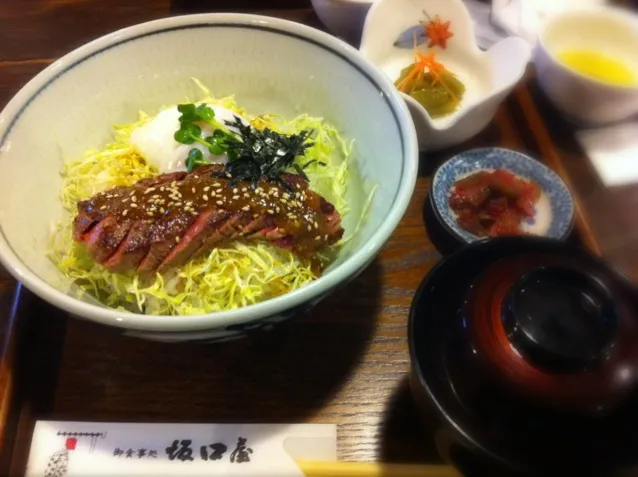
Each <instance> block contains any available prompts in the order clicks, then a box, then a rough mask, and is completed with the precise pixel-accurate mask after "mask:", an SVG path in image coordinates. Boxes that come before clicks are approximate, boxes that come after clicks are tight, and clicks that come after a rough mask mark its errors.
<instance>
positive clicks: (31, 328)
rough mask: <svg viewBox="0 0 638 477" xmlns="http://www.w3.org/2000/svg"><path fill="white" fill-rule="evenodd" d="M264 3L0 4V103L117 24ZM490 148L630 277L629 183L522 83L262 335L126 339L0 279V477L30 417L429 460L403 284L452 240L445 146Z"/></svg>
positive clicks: (11, 467)
mask: <svg viewBox="0 0 638 477" xmlns="http://www.w3.org/2000/svg"><path fill="white" fill-rule="evenodd" d="M264 3H267V2H257V1H255V0H245V1H238V0H227V1H215V2H212V1H211V2H208V3H207V2H205V1H194V0H193V1H190V0H182V1H173V2H171V1H169V0H137V1H135V2H133V1H130V0H109V1H104V0H102V1H101V0H29V1H24V0H2V2H0V45H2V46H0V106H2V105H4V104H5V103H6V102H7V101H8V100H9V99H10V97H11V96H12V95H13V94H14V93H15V92H16V91H17V90H18V89H19V88H20V87H21V86H22V85H23V84H24V83H25V82H26V81H28V80H29V79H30V78H31V77H32V76H33V75H35V74H36V73H38V72H39V71H40V70H41V69H42V68H44V67H45V66H46V65H48V64H49V63H51V62H52V61H54V60H55V59H56V58H58V57H59V56H61V55H63V54H65V53H67V52H68V51H70V50H71V49H73V48H75V47H77V46H79V45H81V44H83V43H85V42H87V41H89V40H91V39H94V38H96V37H98V36H100V35H102V34H105V33H107V32H110V31H112V30H115V29H117V28H121V27H125V26H128V25H132V24H135V23H138V22H142V21H146V20H150V19H155V18H161V17H166V16H169V15H171V14H179V13H186V12H190V11H257V9H256V7H255V5H262V7H261V8H263V4H264ZM269 4H270V5H276V8H274V9H272V10H268V11H265V13H267V14H271V15H276V16H280V17H285V18H289V19H294V20H297V21H301V22H304V23H307V24H310V25H312V26H317V27H319V28H322V27H321V25H320V23H319V21H318V20H317V18H316V17H315V16H314V14H313V12H312V10H311V9H310V8H309V2H308V1H304V0H288V1H281V0H280V1H278V2H277V1H273V2H270V3H269ZM260 12H264V10H260ZM496 145H498V146H503V147H508V148H512V149H517V150H522V151H528V152H531V153H532V154H534V155H536V156H537V157H539V158H541V159H542V160H543V161H545V162H546V163H547V164H549V165H550V166H551V167H553V168H554V169H556V170H557V171H558V172H559V173H560V174H561V175H563V177H564V178H565V179H566V180H567V182H568V183H569V185H570V186H571V188H572V190H573V191H574V193H575V195H576V197H577V205H578V220H577V227H576V235H577V237H576V238H575V240H580V241H582V243H583V244H584V245H585V246H587V247H588V248H590V249H591V250H593V251H594V252H596V253H600V254H602V255H603V256H604V257H606V258H607V259H609V260H610V261H611V262H612V263H613V265H614V266H616V267H617V268H619V269H621V270H622V271H624V272H625V273H627V274H628V275H630V276H631V277H632V278H633V279H638V240H637V239H638V221H636V220H632V217H633V216H634V214H632V213H629V211H632V210H633V209H635V207H636V206H638V187H637V186H630V187H625V188H618V189H613V190H610V189H606V188H605V187H603V185H602V184H601V182H600V180H599V179H598V178H597V176H596V175H595V173H594V171H593V169H592V168H591V166H590V164H589V162H588V161H587V159H586V158H585V157H584V156H583V153H582V151H580V150H579V149H578V147H577V146H576V144H575V143H574V141H573V136H572V131H571V129H570V127H569V125H567V124H566V123H564V122H563V121H562V120H561V119H560V118H559V117H558V116H557V114H556V113H555V112H554V111H553V110H552V109H551V107H549V106H548V105H547V104H546V103H545V101H544V100H543V99H542V97H541V96H540V95H539V93H538V91H537V87H536V84H535V82H534V79H533V74H530V77H529V78H528V80H526V81H525V82H524V83H523V84H521V85H520V86H519V87H518V88H517V89H516V90H515V92H514V93H513V94H512V95H511V96H510V97H509V98H508V99H507V101H506V102H505V103H504V104H503V105H502V107H501V108H500V110H499V111H498V114H497V116H496V118H495V120H494V121H493V123H492V124H491V125H490V126H489V127H488V128H487V129H486V130H485V131H483V133H481V134H480V135H479V136H478V137H476V138H474V139H473V140H471V141H469V142H468V143H467V144H463V145H461V146H458V147H456V148H454V150H448V151H444V152H441V153H438V154H436V155H428V156H425V157H422V158H421V164H420V171H419V179H418V183H417V187H416V191H415V193H414V196H413V198H412V201H411V203H410V206H409V208H408V211H407V212H406V214H405V217H404V218H403V220H402V221H401V223H400V225H399V227H398V229H397V230H396V232H395V233H394V234H393V236H392V238H391V239H390V241H389V242H388V243H387V245H386V246H385V247H384V248H383V250H382V252H381V254H380V256H379V257H378V259H377V260H375V261H374V262H373V263H372V265H371V266H370V267H369V268H368V269H367V270H366V271H365V272H364V273H363V274H362V275H361V276H360V277H359V278H357V279H356V280H355V281H354V282H353V283H351V284H350V285H349V286H348V287H347V288H346V289H343V290H341V291H339V292H338V293H336V294H335V295H333V296H331V297H329V298H328V299H326V300H325V301H324V302H322V303H321V304H320V305H318V306H317V307H316V308H315V309H314V310H313V311H312V312H311V313H309V314H308V315H307V316H304V317H302V318H300V319H297V320H294V321H293V322H290V323H287V324H285V325H284V326H282V327H281V328H280V329H278V330H276V331H275V332H272V333H270V334H267V335H263V336H258V337H255V338H250V339H246V340H242V341H237V342H232V343H228V344H222V345H214V346H211V345H208V346H204V345H190V344H180V345H166V344H159V343H151V342H144V341H139V340H135V339H131V338H126V337H123V336H121V335H120V334H119V332H118V331H116V330H114V329H109V328H106V327H102V326H97V325H93V324H90V323H85V322H80V321H78V320H74V319H70V318H67V317H66V316H65V315H64V314H63V313H61V312H59V311H57V310H55V309H54V308H52V307H50V306H48V305H47V304H45V303H43V302H42V301H40V300H39V299H37V298H35V297H34V296H33V295H31V294H30V293H29V292H28V291H27V290H21V289H20V288H19V287H16V285H15V282H14V281H13V280H12V279H11V278H9V277H8V275H6V274H5V273H4V272H3V271H1V270H0V333H2V335H0V336H2V338H3V339H2V342H1V343H2V344H3V348H1V350H2V352H3V355H2V357H3V360H2V363H1V364H2V367H0V386H2V389H1V390H2V393H0V404H1V405H2V408H1V411H2V413H1V414H0V417H1V418H2V420H1V421H0V439H3V440H2V447H1V448H0V450H1V452H0V475H22V472H23V469H24V465H25V458H26V455H27V452H28V447H29V442H30V437H31V431H32V427H33V423H34V421H35V420H37V419H45V418H48V419H60V420H112V421H133V422H136V421H150V422H160V421H172V422H292V423H296V422H328V423H337V424H339V457H340V458H341V459H344V460H351V461H355V460H356V461H369V460H383V461H420V462H422V461H425V462H437V456H436V452H435V451H434V449H433V446H432V441H431V439H430V435H429V433H428V429H423V428H421V427H420V426H419V425H418V424H417V418H416V413H415V409H414V407H413V405H412V402H411V399H410V396H409V392H408V389H407V383H406V375H407V371H408V366H409V359H408V349H407V341H406V323H407V317H408V310H409V307H410V302H411V299H412V296H413V293H414V290H415V288H416V287H417V286H418V284H419V283H420V281H421V280H422V279H423V277H424V276H425V274H426V273H427V272H428V270H430V268H431V267H432V266H433V265H434V264H435V263H436V262H437V261H438V260H440V259H441V252H443V253H446V252H448V251H450V250H452V249H453V248H454V247H455V246H456V245H455V244H454V243H452V242H450V241H449V239H447V238H446V237H445V236H443V234H441V231H440V229H438V228H437V227H436V224H435V223H433V222H432V220H431V216H430V215H429V214H428V211H427V209H424V203H425V200H426V197H427V194H428V189H429V175H430V174H431V172H432V170H433V168H434V167H435V166H436V165H437V164H439V163H440V162H441V161H442V160H444V159H446V158H448V157H450V156H451V155H453V154H454V153H455V152H457V151H460V150H464V149H467V148H471V147H477V146H496ZM426 228H427V231H428V233H429V235H428V233H426ZM434 244H436V245H437V247H438V249H439V250H440V251H441V252H439V251H437V248H436V247H435V246H434ZM14 305H15V306H14ZM6 396H11V397H12V399H11V401H10V403H9V402H8V401H7V399H5V397H6Z"/></svg>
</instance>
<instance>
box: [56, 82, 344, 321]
mask: <svg viewBox="0 0 638 477" xmlns="http://www.w3.org/2000/svg"><path fill="white" fill-rule="evenodd" d="M195 82H196V83H197V84H198V86H199V87H200V88H201V89H202V91H203V92H204V97H203V98H202V99H201V100H200V101H203V102H206V103H210V104H219V105H221V106H224V107H226V108H228V109H231V110H233V111H235V112H236V113H238V114H241V115H242V116H244V117H247V118H248V119H249V120H250V121H251V123H252V124H253V126H255V127H256V128H258V129H263V128H264V127H269V128H271V129H274V130H276V131H279V132H284V133H288V134H290V133H298V132H300V131H301V130H303V129H312V130H313V131H315V134H314V135H313V141H314V142H315V144H314V145H313V146H312V147H310V148H309V149H307V151H306V155H305V157H303V158H299V159H298V161H299V163H300V164H301V165H303V164H305V163H307V162H308V161H312V160H314V161H316V162H313V163H312V164H310V165H308V167H307V168H306V169H305V172H306V174H307V175H308V178H309V179H310V183H311V188H312V189H313V190H314V191H316V192H317V193H319V194H321V195H323V196H324V197H326V199H327V200H329V201H330V202H332V203H333V204H334V205H335V207H336V208H337V210H338V211H339V212H340V213H341V215H342V217H343V216H345V214H346V213H347V212H348V207H347V201H346V190H347V185H348V181H349V175H348V166H349V160H350V155H351V150H352V144H351V143H346V142H345V141H344V140H343V139H342V138H341V136H340V135H339V132H338V131H337V130H336V129H335V128H334V127H333V126H331V125H330V124H327V123H326V122H325V121H323V120H322V119H321V118H314V117H310V116H307V115H303V116H299V117H298V118H296V119H293V120H292V121H286V120H285V119H284V118H281V117H278V116H272V115H269V116H259V117H250V116H249V115H248V114H247V113H246V111H244V110H243V109H241V108H240V107H239V106H238V105H237V103H236V101H235V99H234V97H226V98H222V99H215V98H213V97H211V95H210V93H209V91H208V90H207V89H206V88H205V87H204V86H203V85H201V83H199V82H198V81H197V80H195ZM150 119H152V118H151V117H150V116H149V115H148V114H146V113H143V112H140V114H139V119H138V121H136V122H134V123H131V124H126V125H118V126H115V127H114V140H113V142H111V143H110V144H108V145H106V146H105V147H104V149H102V150H90V151H88V152H87V153H86V154H85V155H84V157H82V158H79V159H75V160H71V161H69V162H67V163H65V164H64V167H63V170H62V179H63V185H62V191H61V198H62V203H63V205H64V207H65V209H66V210H67V211H68V212H69V217H68V218H67V219H66V220H65V221H63V222H61V223H60V224H58V226H57V229H56V231H55V233H54V234H53V235H52V246H51V251H50V257H51V259H52V260H53V262H54V263H55V264H56V266H57V267H58V268H59V269H60V270H61V271H62V273H63V274H64V275H65V276H66V277H67V278H68V279H70V280H71V281H72V282H73V283H75V284H76V285H78V286H79V287H80V288H81V289H82V290H83V291H84V292H86V293H88V294H90V295H91V296H93V297H95V298H97V299H98V300H100V301H101V302H102V303H104V304H105V305H107V306H109V307H112V308H115V309H118V310H128V311H132V312H134V313H145V314H155V315H159V314H161V315H192V314H201V313H209V312H214V311H222V310H229V309H233V308H238V307H243V306H247V305H251V304H254V303H258V302H261V301H264V300H267V299H270V298H273V297H276V296H279V295H283V294H285V293H288V292H290V291H292V290H295V289H298V288H300V287H303V286H304V285H306V284H308V283H310V282H311V281H313V280H314V279H315V278H316V276H315V274H314V273H313V270H312V268H311V266H310V264H309V263H307V262H305V261H301V260H300V259H298V258H297V257H296V256H295V255H294V254H292V253H290V252H289V251H286V250H282V249H280V248H277V247H274V246H272V245H270V244H268V243H266V242H254V243H242V242H239V241H237V242H234V243H231V244H229V245H227V246H224V247H221V248H216V249H214V250H213V251H212V252H211V253H210V254H209V255H207V256H204V257H200V258H198V259H195V260H192V261H190V262H189V263H187V264H186V265H185V266H183V267H181V268H180V269H177V270H175V271H173V272H170V273H168V274H164V275H163V276H162V275H159V274H157V276H156V277H155V279H154V280H152V281H150V283H149V282H148V280H147V281H146V282H144V283H143V282H142V280H141V279H140V278H139V277H138V276H136V275H135V274H134V273H133V272H130V273H112V272H109V271H107V270H105V269H104V268H103V267H102V266H101V265H99V264H96V263H95V262H94V261H93V260H92V259H91V258H90V257H89V255H88V253H87V252H86V249H85V247H84V245H83V244H78V243H76V242H75V241H74V240H73V239H72V219H73V216H74V215H75V213H76V211H77V203H78V202H79V201H80V200H84V199H87V198H89V197H91V196H93V195H94V194H96V193H97V192H100V191H103V190H106V189H109V188H111V187H115V186H129V185H132V184H134V183H135V182H137V181H139V180H140V179H143V178H146V177H151V176H154V175H157V174H158V171H157V170H155V169H154V168H153V167H152V166H150V165H149V164H147V163H146V161H145V160H144V159H143V158H142V157H141V156H140V155H139V154H138V153H137V151H136V150H135V149H134V148H133V146H132V145H131V143H130V140H129V139H130V136H131V132H132V131H133V130H134V129H135V128H137V127H139V126H141V125H143V124H145V123H146V122H147V121H149V120H150ZM320 162H321V163H324V164H325V166H323V165H321V164H319V163H320ZM338 247H339V245H337V246H335V247H334V248H335V249H336V248H338ZM334 251H336V250H333V251H332V252H334ZM330 256H334V253H327V254H322V257H330Z"/></svg>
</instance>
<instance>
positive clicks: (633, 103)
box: [534, 7, 638, 125]
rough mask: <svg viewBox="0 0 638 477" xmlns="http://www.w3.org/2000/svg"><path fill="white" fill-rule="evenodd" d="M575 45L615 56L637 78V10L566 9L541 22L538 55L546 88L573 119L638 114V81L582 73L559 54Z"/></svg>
mask: <svg viewBox="0 0 638 477" xmlns="http://www.w3.org/2000/svg"><path fill="white" fill-rule="evenodd" d="M572 49H578V50H593V51H596V52H600V53H602V54H605V55H606V56H609V57H612V58H616V59H618V60H620V61H622V62H623V63H624V64H626V65H627V66H628V67H630V68H631V69H632V70H633V71H634V72H635V74H636V76H637V77H638V54H636V52H638V15H636V14H634V13H631V12H628V11H625V10H620V9H616V8H612V7H598V8H587V9H574V10H565V11H562V12H560V13H558V14H556V15H553V16H551V17H549V18H548V19H547V20H546V21H545V23H544V24H543V26H542V28H541V30H540V32H539V41H538V44H537V47H536V50H535V55H534V56H535V59H534V61H535V64H536V71H537V73H538V81H539V83H540V86H541V88H542V90H543V91H544V93H545V95H546V96H547V97H548V98H549V99H550V100H551V102H552V103H553V104H554V105H555V106H556V107H557V108H558V109H559V110H560V111H561V112H562V113H563V114H565V115H566V116H567V117H568V118H569V119H571V120H573V121H575V122H577V123H581V124H586V125H602V124H606V123H613V122H617V121H621V120H624V119H627V118H629V117H630V116H632V115H634V114H638V82H637V83H636V85H635V86H615V85H611V84H607V83H603V82H601V81H598V80H595V79H591V78H589V77H587V76H584V75H582V74H580V73H578V72H576V71H574V70H572V69H570V68H568V67H566V66H564V65H563V64H562V63H561V62H560V61H559V60H558V58H557V55H559V54H560V53H561V52H562V51H564V50H572Z"/></svg>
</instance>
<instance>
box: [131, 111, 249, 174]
mask: <svg viewBox="0 0 638 477" xmlns="http://www.w3.org/2000/svg"><path fill="white" fill-rule="evenodd" d="M208 106H210V107H211V108H212V109H213V111H215V119H216V120H217V121H219V122H220V123H222V124H225V121H233V119H234V117H235V116H237V117H238V118H239V119H240V120H241V122H242V123H243V124H244V125H249V124H250V123H249V122H248V121H247V120H246V119H245V118H243V117H242V116H240V115H239V114H237V113H235V112H234V111H232V110H230V109H227V108H224V107H222V106H217V105H213V104H209V105H208ZM180 115H181V113H180V112H179V111H178V110H177V106H175V107H173V108H169V109H166V110H164V111H162V112H161V113H159V114H158V115H157V116H155V118H153V119H152V120H151V121H149V122H148V123H146V124H145V125H143V126H140V127H139V128H137V129H135V130H134V131H133V133H132V134H131V144H132V145H133V147H134V148H135V149H136V150H137V151H138V152H139V153H140V154H141V155H142V157H143V158H144V160H146V161H147V162H148V163H149V164H151V165H153V166H155V167H156V168H157V169H158V170H159V172H160V173H161V174H164V173H167V172H176V171H185V170H186V164H185V161H186V158H187V157H188V153H189V152H190V150H191V149H193V148H194V147H196V148H197V149H199V150H200V151H202V154H203V155H204V159H205V160H206V161H208V162H211V163H217V164H225V163H226V162H228V156H226V154H211V153H210V151H209V150H208V149H207V148H206V147H205V146H203V145H202V144H199V143H194V144H180V143H178V142H177V141H176V140H175V138H174V137H173V135H174V134H175V131H177V130H178V129H179V117H180ZM197 125H198V126H200V127H201V128H202V137H207V136H210V135H211V134H212V133H213V128H212V126H210V125H209V124H204V123H197ZM228 129H229V130H230V131H231V132H237V130H236V129H235V128H233V127H228Z"/></svg>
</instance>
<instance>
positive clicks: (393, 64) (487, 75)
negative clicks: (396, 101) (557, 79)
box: [361, 0, 531, 150]
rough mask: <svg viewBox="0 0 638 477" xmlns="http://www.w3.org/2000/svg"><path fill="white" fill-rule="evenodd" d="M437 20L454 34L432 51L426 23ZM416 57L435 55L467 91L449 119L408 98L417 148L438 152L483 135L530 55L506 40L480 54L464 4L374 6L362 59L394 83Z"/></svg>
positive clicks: (451, 0)
mask: <svg viewBox="0 0 638 477" xmlns="http://www.w3.org/2000/svg"><path fill="white" fill-rule="evenodd" d="M436 17H439V19H440V21H441V22H442V23H446V22H450V24H449V32H450V33H452V35H453V36H452V37H450V38H449V39H448V40H447V42H446V45H445V48H442V47H441V46H438V45H434V46H433V47H432V48H429V44H430V43H431V41H430V40H431V39H430V38H428V35H427V33H426V30H427V27H426V26H424V23H427V22H428V21H429V20H431V19H435V18H436ZM415 35H416V39H417V51H419V52H420V53H422V54H426V53H428V52H429V50H433V51H434V52H435V54H436V60H437V61H438V62H440V63H442V64H443V65H444V66H445V68H446V69H447V70H449V71H450V72H452V73H454V74H456V76H457V78H458V79H459V80H460V81H461V82H462V83H463V84H464V85H465V89H466V90H465V94H464V96H463V98H462V100H461V102H460V104H459V106H458V108H457V109H456V110H455V111H454V112H453V113H452V114H449V115H447V116H444V117H440V118H436V119H434V118H432V117H431V116H430V114H428V112H427V111H426V109H425V108H424V107H423V106H422V105H421V104H420V103H418V102H417V101H416V100H414V99H413V98H412V97H410V96H409V95H407V94H403V98H404V99H405V101H406V102H407V104H408V107H409V109H410V113H411V114H412V119H413V120H414V123H415V126H416V130H417V134H418V138H419V147H420V148H421V149H422V150H425V149H427V150H434V149H442V148H444V147H448V146H453V145H455V144H459V143H461V142H463V141H465V140H467V139H469V138H471V137H472V136H475V135H476V134H478V133H479V132H480V131H481V130H483V129H484V128H485V127H486V126H487V125H488V124H489V122H490V121H491V120H492V118H493V117H494V115H495V114H496V110H497V109H498V106H499V105H500V104H501V102H502V101H503V100H504V99H505V97H506V96H507V95H508V94H509V93H510V91H511V90H512V89H513V88H514V86H515V85H516V83H518V81H519V80H520V79H521V78H522V77H523V74H524V73H525V69H526V67H527V63H528V62H529V59H530V56H531V51H530V48H529V46H528V44H527V42H526V41H524V40H523V39H521V38H516V37H511V38H506V39H504V40H502V41H500V42H499V43H497V44H496V45H494V46H493V47H492V48H491V49H490V50H488V51H481V50H480V49H479V47H478V46H477V44H476V40H475V37H474V25H473V23H472V18H471V17H470V14H469V12H468V10H467V8H466V7H465V5H464V4H463V2H462V0H445V1H444V2H443V1H440V0H378V1H377V2H376V3H375V4H374V5H373V6H372V7H371V8H370V12H369V13H368V16H367V18H366V23H365V26H364V30H363V38H362V41H361V53H362V54H363V56H365V57H366V58H368V59H369V60H371V61H372V62H373V63H374V64H375V65H376V66H377V67H379V68H380V69H381V70H382V71H383V72H384V73H385V74H386V75H387V76H389V77H390V78H391V79H392V80H393V81H395V80H397V78H398V77H399V75H400V73H401V70H402V69H403V68H405V67H407V66H409V65H410V64H412V63H414V38H415Z"/></svg>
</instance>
